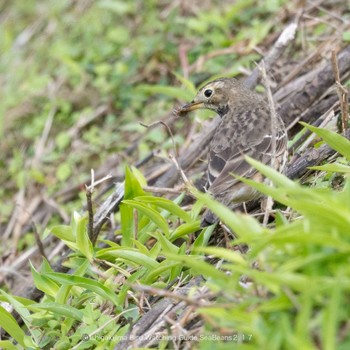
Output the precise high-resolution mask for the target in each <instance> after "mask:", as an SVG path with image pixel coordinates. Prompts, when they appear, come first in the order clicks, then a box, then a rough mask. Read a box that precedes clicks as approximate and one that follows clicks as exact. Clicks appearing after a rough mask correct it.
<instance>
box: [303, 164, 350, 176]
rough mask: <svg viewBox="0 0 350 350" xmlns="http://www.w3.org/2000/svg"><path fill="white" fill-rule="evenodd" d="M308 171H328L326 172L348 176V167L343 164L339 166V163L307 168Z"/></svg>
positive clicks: (349, 172) (349, 168)
mask: <svg viewBox="0 0 350 350" xmlns="http://www.w3.org/2000/svg"><path fill="white" fill-rule="evenodd" d="M309 169H312V170H321V171H328V172H332V173H344V174H350V166H348V165H344V164H339V163H333V164H324V165H319V166H311V167H309Z"/></svg>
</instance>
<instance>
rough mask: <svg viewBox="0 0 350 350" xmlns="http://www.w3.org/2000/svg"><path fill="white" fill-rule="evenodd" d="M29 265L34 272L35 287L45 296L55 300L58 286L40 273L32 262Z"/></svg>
mask: <svg viewBox="0 0 350 350" xmlns="http://www.w3.org/2000/svg"><path fill="white" fill-rule="evenodd" d="M29 264H30V268H31V271H32V275H33V279H34V284H35V286H36V287H37V288H38V289H39V290H41V291H43V292H44V293H45V294H47V295H49V296H51V297H53V298H55V297H56V295H57V293H58V290H59V286H58V284H57V283H55V282H54V281H53V280H51V279H50V278H48V277H47V276H45V275H44V274H41V273H39V272H38V271H37V270H36V269H35V267H34V266H33V265H32V263H31V262H29Z"/></svg>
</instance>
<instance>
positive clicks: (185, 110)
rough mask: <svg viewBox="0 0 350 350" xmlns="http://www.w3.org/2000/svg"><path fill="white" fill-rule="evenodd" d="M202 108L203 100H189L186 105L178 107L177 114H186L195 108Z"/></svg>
mask: <svg viewBox="0 0 350 350" xmlns="http://www.w3.org/2000/svg"><path fill="white" fill-rule="evenodd" d="M200 108H204V103H203V102H194V101H192V102H190V103H188V104H187V105H184V106H182V107H180V108H179V109H178V114H179V115H181V114H186V113H188V112H191V111H194V110H196V109H200Z"/></svg>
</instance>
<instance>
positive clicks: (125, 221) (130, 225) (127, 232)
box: [119, 203, 134, 247]
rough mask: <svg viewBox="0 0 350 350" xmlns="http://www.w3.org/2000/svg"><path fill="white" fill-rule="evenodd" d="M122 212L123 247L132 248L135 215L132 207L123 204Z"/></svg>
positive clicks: (121, 205)
mask: <svg viewBox="0 0 350 350" xmlns="http://www.w3.org/2000/svg"><path fill="white" fill-rule="evenodd" d="M119 211H120V226H121V231H122V237H123V238H122V245H123V246H126V247H132V242H133V238H134V215H133V208H132V207H131V206H130V205H126V204H123V203H121V204H120V206H119Z"/></svg>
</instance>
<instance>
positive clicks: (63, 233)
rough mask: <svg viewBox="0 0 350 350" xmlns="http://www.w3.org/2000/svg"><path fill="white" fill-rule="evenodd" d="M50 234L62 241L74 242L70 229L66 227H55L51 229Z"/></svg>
mask: <svg viewBox="0 0 350 350" xmlns="http://www.w3.org/2000/svg"><path fill="white" fill-rule="evenodd" d="M50 231H51V233H52V234H53V235H55V236H56V237H58V238H59V239H61V240H63V241H69V242H75V237H74V235H73V233H72V227H71V226H68V225H57V226H53V227H52V228H51V230H50Z"/></svg>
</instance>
